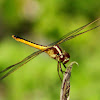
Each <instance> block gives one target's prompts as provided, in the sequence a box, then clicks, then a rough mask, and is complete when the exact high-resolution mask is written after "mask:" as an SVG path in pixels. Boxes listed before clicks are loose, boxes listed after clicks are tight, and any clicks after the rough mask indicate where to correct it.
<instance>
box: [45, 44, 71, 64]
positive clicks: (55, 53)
mask: <svg viewBox="0 0 100 100" xmlns="http://www.w3.org/2000/svg"><path fill="white" fill-rule="evenodd" d="M45 52H46V53H47V54H48V55H49V56H50V57H52V58H53V59H55V60H57V61H59V62H61V63H63V64H66V63H67V62H68V61H69V58H70V55H69V54H68V53H66V52H65V51H62V49H61V48H60V47H59V46H57V45H54V46H52V47H50V48H49V49H47V50H46V51H45Z"/></svg>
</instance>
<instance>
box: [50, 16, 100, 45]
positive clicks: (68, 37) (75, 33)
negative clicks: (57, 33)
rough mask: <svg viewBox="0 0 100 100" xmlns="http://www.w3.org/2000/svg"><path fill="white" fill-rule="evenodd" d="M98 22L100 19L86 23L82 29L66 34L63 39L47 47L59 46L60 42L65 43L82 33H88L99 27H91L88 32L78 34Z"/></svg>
mask: <svg viewBox="0 0 100 100" xmlns="http://www.w3.org/2000/svg"><path fill="white" fill-rule="evenodd" d="M98 20H100V18H98V19H96V20H94V21H92V22H90V23H88V24H86V25H84V26H82V27H80V28H78V29H76V30H74V31H72V32H69V33H67V34H66V35H64V36H63V37H61V38H60V39H59V40H58V41H56V42H53V43H51V44H49V46H51V45H58V44H61V43H62V42H65V41H67V40H70V39H72V38H74V37H76V36H78V35H81V34H83V33H86V32H88V31H90V30H93V29H95V28H97V27H99V26H100V25H98V26H96V27H93V28H91V29H89V30H87V31H84V32H80V31H82V30H83V29H84V28H86V27H88V26H89V25H91V24H93V23H95V22H97V21H98ZM79 32H80V33H79Z"/></svg>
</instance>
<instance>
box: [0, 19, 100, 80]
mask: <svg viewBox="0 0 100 100" xmlns="http://www.w3.org/2000/svg"><path fill="white" fill-rule="evenodd" d="M98 20H100V18H98V19H96V20H94V21H92V22H90V23H88V24H86V25H84V26H82V27H80V28H78V29H75V30H74V31H72V32H69V33H67V34H65V35H64V36H63V37H61V38H60V39H59V40H58V41H56V42H53V43H51V44H49V45H48V46H43V45H39V44H36V43H34V42H31V41H28V40H26V39H23V38H20V37H18V36H15V35H12V38H14V39H15V40H16V41H19V42H22V43H24V44H27V45H29V46H32V47H34V48H36V49H39V50H38V51H36V52H34V53H32V54H31V55H29V56H27V57H26V58H24V59H23V60H21V61H20V62H18V63H16V64H14V65H11V66H9V67H7V68H5V69H3V70H2V71H0V74H1V73H5V74H4V75H3V76H1V78H0V80H2V79H4V78H5V77H7V76H8V75H10V74H11V73H12V72H14V71H15V70H17V69H18V68H20V67H21V66H23V65H24V64H26V63H28V62H29V61H30V60H32V59H33V58H35V57H36V56H37V55H39V54H41V53H42V52H45V53H47V54H48V55H49V56H50V57H51V58H53V59H55V60H56V61H57V62H58V64H57V72H58V75H59V77H60V74H59V71H61V72H62V73H63V72H64V71H63V70H62V67H61V64H62V65H63V66H64V67H65V68H66V65H65V64H66V63H67V62H68V61H69V59H70V55H69V53H67V52H65V51H64V50H62V49H61V48H60V47H59V44H61V43H63V42H65V41H68V40H70V39H72V38H75V37H76V36H79V35H81V34H84V33H86V32H88V31H91V30H93V29H95V28H97V27H99V26H100V25H97V26H95V27H92V28H90V29H88V30H86V31H83V32H82V30H83V29H85V28H86V27H88V26H90V25H91V24H93V23H95V22H97V21H98ZM60 80H62V79H61V77H60Z"/></svg>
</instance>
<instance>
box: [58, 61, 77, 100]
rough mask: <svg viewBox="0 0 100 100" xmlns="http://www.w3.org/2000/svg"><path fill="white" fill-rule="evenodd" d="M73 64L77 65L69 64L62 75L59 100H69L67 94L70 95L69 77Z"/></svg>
mask: <svg viewBox="0 0 100 100" xmlns="http://www.w3.org/2000/svg"><path fill="white" fill-rule="evenodd" d="M73 64H77V65H78V63H77V62H75V61H73V62H71V63H70V64H69V66H68V67H67V68H66V71H65V73H64V75H63V81H62V86H61V92H60V100H69V93H70V77H71V70H72V66H73Z"/></svg>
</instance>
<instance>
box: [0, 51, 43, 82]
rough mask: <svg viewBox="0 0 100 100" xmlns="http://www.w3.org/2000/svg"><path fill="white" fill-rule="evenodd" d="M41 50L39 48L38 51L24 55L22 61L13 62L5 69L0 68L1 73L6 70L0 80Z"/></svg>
mask: <svg viewBox="0 0 100 100" xmlns="http://www.w3.org/2000/svg"><path fill="white" fill-rule="evenodd" d="M42 52H43V51H41V50H39V51H36V52H34V53H32V54H31V55H29V56H28V57H26V58H25V59H23V60H22V61H20V62H18V63H16V64H14V65H11V66H9V67H7V68H6V69H4V70H2V71H1V72H0V74H1V73H3V72H7V73H6V74H4V75H3V76H2V77H1V78H0V80H2V79H4V78H5V77H7V76H8V75H9V74H11V73H12V72H14V71H15V70H17V69H18V68H19V67H21V66H23V65H24V64H26V63H27V62H29V61H30V60H31V59H33V58H34V57H36V56H37V55H39V54H40V53H42Z"/></svg>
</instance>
